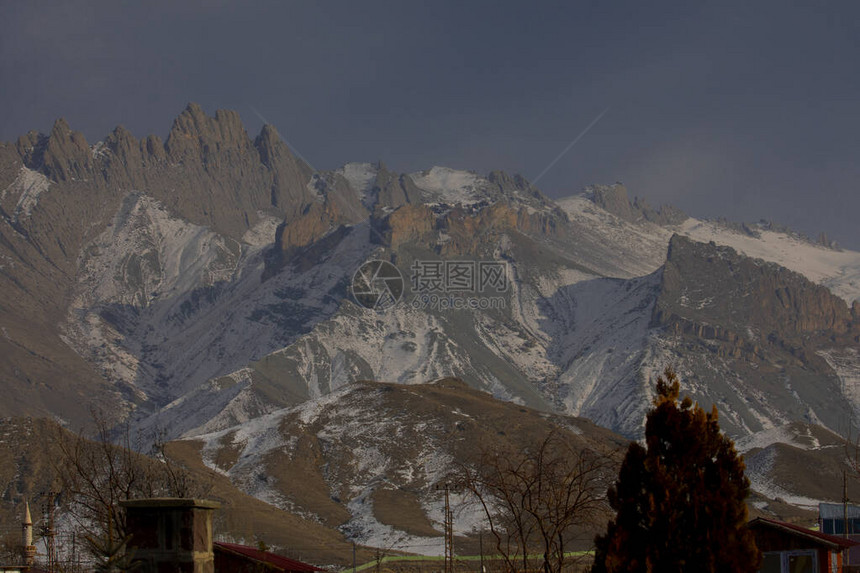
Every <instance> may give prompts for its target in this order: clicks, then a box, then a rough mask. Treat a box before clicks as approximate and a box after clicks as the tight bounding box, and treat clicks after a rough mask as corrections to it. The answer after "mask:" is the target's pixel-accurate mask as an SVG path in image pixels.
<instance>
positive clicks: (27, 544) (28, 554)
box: [21, 501, 36, 567]
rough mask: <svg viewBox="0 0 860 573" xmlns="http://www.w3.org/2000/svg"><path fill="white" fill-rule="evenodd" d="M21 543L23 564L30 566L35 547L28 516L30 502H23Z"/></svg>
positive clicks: (34, 556)
mask: <svg viewBox="0 0 860 573" xmlns="http://www.w3.org/2000/svg"><path fill="white" fill-rule="evenodd" d="M21 528H22V530H23V531H22V534H21V544H22V545H23V549H22V553H23V554H22V557H23V559H24V565H27V566H29V567H32V565H33V563H34V562H35V561H36V547H35V546H34V545H33V518H32V517H31V516H30V502H29V501H26V502H24V522H23V523H22V524H21Z"/></svg>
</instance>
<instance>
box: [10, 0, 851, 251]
mask: <svg viewBox="0 0 860 573" xmlns="http://www.w3.org/2000/svg"><path fill="white" fill-rule="evenodd" d="M646 4H647V5H646ZM700 4H702V3H700V2H690V1H688V0H685V1H683V2H677V3H665V2H664V3H644V2H629V3H621V2H543V3H532V2H520V3H512V2H422V3H417V2H403V1H392V2H355V1H346V2H327V1H319V2H316V1H314V2H311V1H307V2H286V1H278V2H250V3H245V2H241V3H240V2H217V1H206V2H202V1H197V2H172V1H171V2H140V3H136V4H134V5H132V4H131V3H121V2H114V1H111V2H66V1H64V2H56V3H54V2H38V1H28V2H13V1H11V0H10V1H2V2H0V140H4V141H11V140H14V139H15V138H16V137H17V136H18V135H20V134H22V133H24V132H26V131H28V130H31V129H36V130H39V131H47V130H49V129H50V127H51V125H52V123H53V121H54V120H55V119H56V118H57V117H61V116H62V117H65V118H66V119H67V120H68V121H69V123H70V124H71V126H72V127H73V128H74V129H77V130H80V131H82V132H83V133H84V134H85V135H86V136H87V139H88V140H89V141H90V142H95V141H98V140H99V139H102V138H103V137H104V136H105V135H107V134H108V133H109V132H110V130H111V129H113V127H114V126H115V125H117V124H120V123H121V124H123V125H125V126H126V127H127V128H129V129H130V130H131V131H132V132H133V133H135V134H136V135H137V136H143V135H147V134H150V133H156V134H158V135H161V136H162V137H164V136H165V135H166V134H167V132H168V131H169V129H170V125H171V123H172V121H173V118H174V117H175V116H176V115H178V114H179V112H181V111H182V109H183V108H184V107H185V105H186V104H187V102H189V101H195V102H198V103H200V104H201V105H202V106H203V107H204V109H206V111H207V112H209V113H213V112H214V111H215V110H216V109H218V108H227V109H235V110H237V111H238V112H239V113H240V114H241V115H242V118H243V120H244V121H245V124H246V127H247V128H248V130H249V133H250V134H251V135H252V136H254V135H256V133H257V132H258V131H259V129H260V127H261V125H262V121H261V119H260V118H259V117H258V115H257V113H255V111H254V110H257V112H258V113H259V114H260V115H262V116H263V117H265V118H266V119H267V120H268V121H269V122H270V123H272V124H274V125H275V126H276V127H277V128H278V130H279V132H280V133H281V134H282V136H283V137H284V138H285V139H286V140H287V141H288V142H289V143H290V144H291V145H292V146H293V147H294V148H295V149H297V150H298V151H299V152H300V153H301V155H302V156H304V157H305V158H306V159H307V160H308V161H310V163H311V164H312V165H314V167H316V168H319V169H333V168H336V167H338V166H340V165H342V164H343V163H347V162H350V161H376V160H378V159H381V160H383V161H384V162H385V163H386V164H388V165H389V167H391V168H393V169H396V170H400V171H414V170H419V169H425V168H429V167H431V166H433V165H446V166H450V167H454V168H461V169H471V170H475V171H477V172H478V173H481V174H485V173H486V172H488V171H489V170H491V169H504V170H506V171H510V172H519V173H522V174H523V175H525V176H526V177H528V178H530V179H534V178H535V177H537V175H538V174H540V173H541V172H542V171H544V169H545V168H546V167H547V166H548V165H549V164H550V163H551V162H552V161H553V160H554V159H555V158H556V157H557V156H558V154H559V153H560V152H561V151H562V150H563V149H565V147H567V146H568V144H569V143H570V142H571V141H573V140H574V139H575V138H576V137H577V135H579V134H580V133H581V132H582V130H583V129H584V128H585V127H586V126H587V125H589V124H590V123H591V122H592V121H593V120H594V119H595V118H596V117H597V116H598V115H599V114H600V113H601V112H602V111H604V110H605V109H606V108H609V111H608V112H607V113H606V115H605V116H603V118H602V119H601V120H600V121H599V122H598V123H597V124H596V125H595V126H594V127H593V128H592V129H591V130H590V131H589V132H588V133H587V134H586V135H585V136H584V137H583V138H582V139H581V140H580V141H579V142H578V143H577V144H576V145H575V146H573V147H572V148H571V149H570V151H569V152H568V153H566V154H565V155H564V156H563V157H562V158H561V159H560V160H559V161H558V162H557V163H556V164H555V165H554V166H553V168H552V169H550V170H549V171H548V172H547V173H546V175H544V176H543V177H542V178H541V180H540V181H539V183H538V186H539V187H540V188H541V189H543V190H544V191H545V192H546V193H547V194H548V195H550V196H554V197H559V196H563V195H569V194H572V193H575V192H578V191H580V190H581V189H582V187H584V186H585V185H588V184H591V183H612V182H614V181H622V182H624V183H625V184H626V185H627V187H628V189H629V190H630V193H631V195H639V196H642V197H645V198H646V199H647V200H648V201H649V202H650V203H652V204H662V203H671V204H674V205H676V206H678V207H680V208H682V209H684V210H685V211H687V212H688V213H690V214H692V215H695V216H700V217H717V216H726V217H728V218H730V219H734V220H739V221H740V220H743V221H752V220H758V219H759V218H769V219H773V220H776V221H779V222H782V223H785V224H788V225H790V226H792V227H795V228H797V229H798V230H801V231H804V232H806V233H809V234H813V235H814V234H817V233H818V232H819V231H821V230H825V231H827V233H828V234H829V235H830V236H831V237H832V238H835V239H837V240H838V241H839V242H840V243H842V244H843V245H846V246H850V247H852V248H855V249H860V225H858V223H857V221H858V214H860V192H858V191H860V188H858V184H860V183H859V182H860V73H858V72H860V47H858V46H860V40H858V38H860V3H857V2H844V3H825V2H809V3H806V5H803V4H800V3H794V2H788V1H780V2H773V3H766V2H748V1H745V2H738V3H737V4H736V5H733V6H732V5H730V3H728V2H715V3H713V5H712V6H710V7H708V6H702V5H700ZM790 4H797V5H795V6H790Z"/></svg>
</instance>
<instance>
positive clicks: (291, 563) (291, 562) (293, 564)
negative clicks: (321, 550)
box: [213, 541, 324, 573]
mask: <svg viewBox="0 0 860 573" xmlns="http://www.w3.org/2000/svg"><path fill="white" fill-rule="evenodd" d="M213 545H214V546H215V549H216V550H217V549H221V550H223V551H227V552H229V553H234V554H239V555H242V556H243V557H247V558H249V559H253V560H254V561H258V562H260V563H267V564H269V565H272V566H274V567H276V568H277V569H280V570H281V571H296V572H301V573H311V572H313V571H324V569H320V568H319V567H314V566H313V565H309V564H307V563H302V562H301V561H296V560H295V559H288V558H286V557H283V556H281V555H275V554H274V553H269V552H268V551H260V550H259V549H254V548H253V547H248V546H247V545H238V544H236V543H223V542H221V541H216V542H214V543H213Z"/></svg>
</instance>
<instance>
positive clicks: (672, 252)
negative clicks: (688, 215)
mask: <svg viewBox="0 0 860 573" xmlns="http://www.w3.org/2000/svg"><path fill="white" fill-rule="evenodd" d="M654 321H655V322H656V323H658V324H660V325H664V326H668V327H670V328H672V329H679V330H683V331H685V332H695V333H696V334H697V335H698V336H703V337H705V338H715V339H720V340H725V341H727V342H730V343H733V344H741V343H742V341H747V342H749V343H750V344H752V345H753V346H754V347H760V346H761V345H764V344H782V345H791V346H792V347H798V348H801V347H804V346H807V345H817V344H821V343H823V342H827V341H831V342H836V341H837V340H839V341H842V342H847V341H851V340H854V341H856V340H857V336H858V333H860V328H858V327H860V323H858V316H857V314H856V311H855V310H852V309H850V308H849V307H848V305H847V304H846V303H845V301H844V300H842V299H841V298H839V297H837V296H835V295H834V294H832V293H831V292H830V291H829V290H828V289H826V288H824V287H822V286H819V285H816V284H813V283H812V282H810V281H809V280H808V279H807V278H805V277H803V276H802V275H799V274H798V273H795V272H792V271H789V270H787V269H785V268H783V267H780V266H778V265H775V264H773V263H766V262H764V261H760V260H756V259H751V258H748V257H743V256H741V255H738V253H737V252H735V250H734V249H732V248H730V247H718V246H716V245H714V244H706V243H697V242H694V241H692V240H690V239H687V238H684V237H681V236H678V235H675V236H673V237H672V239H671V241H670V243H669V252H668V257H667V260H666V264H665V266H664V269H663V278H662V285H661V295H660V297H659V299H658V300H657V304H656V306H655V308H654Z"/></svg>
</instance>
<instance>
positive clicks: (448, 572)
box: [436, 482, 454, 573]
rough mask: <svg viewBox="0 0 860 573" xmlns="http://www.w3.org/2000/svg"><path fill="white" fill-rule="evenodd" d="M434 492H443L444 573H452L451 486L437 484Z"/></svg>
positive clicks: (452, 523) (452, 515) (452, 521)
mask: <svg viewBox="0 0 860 573" xmlns="http://www.w3.org/2000/svg"><path fill="white" fill-rule="evenodd" d="M436 490H437V491H438V490H444V491H445V573H454V513H453V512H452V511H451V498H450V491H451V486H450V484H448V483H447V482H446V483H444V484H437V485H436Z"/></svg>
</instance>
